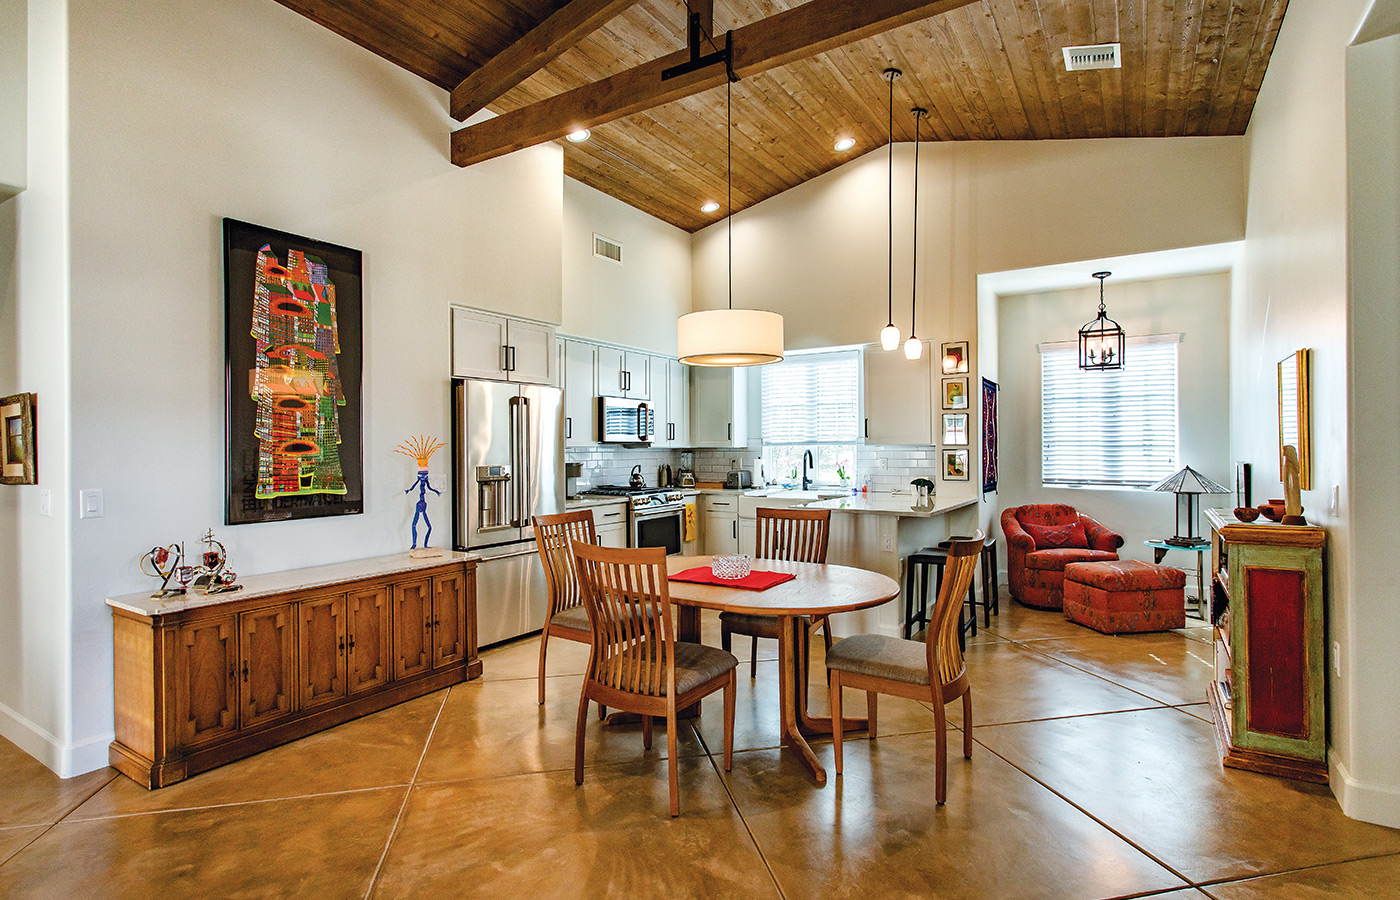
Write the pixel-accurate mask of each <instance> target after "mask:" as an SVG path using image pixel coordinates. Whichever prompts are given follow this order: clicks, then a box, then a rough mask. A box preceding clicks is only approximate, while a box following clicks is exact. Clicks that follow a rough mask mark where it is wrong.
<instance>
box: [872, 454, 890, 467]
mask: <svg viewBox="0 0 1400 900" xmlns="http://www.w3.org/2000/svg"><path fill="white" fill-rule="evenodd" d="M889 467H890V461H889V460H887V459H885V458H884V457H883V456H877V457H876V458H875V468H877V469H880V470H881V471H884V470H885V469H888V468H889Z"/></svg>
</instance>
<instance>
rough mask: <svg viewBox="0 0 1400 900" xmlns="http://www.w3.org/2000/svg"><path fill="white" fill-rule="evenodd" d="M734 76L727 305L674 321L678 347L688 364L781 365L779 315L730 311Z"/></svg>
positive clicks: (727, 96) (727, 102)
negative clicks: (777, 363)
mask: <svg viewBox="0 0 1400 900" xmlns="http://www.w3.org/2000/svg"><path fill="white" fill-rule="evenodd" d="M737 80H738V79H737V77H736V76H735V75H734V74H733V70H732V69H731V70H730V76H729V79H728V80H727V81H726V82H725V87H724V118H725V128H726V132H727V137H728V150H727V153H728V159H727V163H726V166H727V168H728V170H729V209H728V212H727V213H726V219H727V220H728V228H729V304H728V307H727V308H725V309H707V310H703V311H701V312H693V313H689V314H688V315H684V316H681V317H680V318H679V319H678V320H676V348H677V355H678V356H679V357H680V361H681V362H683V363H685V364H686V365H688V366H727V367H730V368H733V367H737V366H764V365H768V364H769V363H775V362H782V359H783V317H782V316H781V315H780V314H778V313H775V312H769V311H768V310H763V309H735V308H734V117H733V103H732V98H731V86H732V85H733V83H734V82H735V81H737Z"/></svg>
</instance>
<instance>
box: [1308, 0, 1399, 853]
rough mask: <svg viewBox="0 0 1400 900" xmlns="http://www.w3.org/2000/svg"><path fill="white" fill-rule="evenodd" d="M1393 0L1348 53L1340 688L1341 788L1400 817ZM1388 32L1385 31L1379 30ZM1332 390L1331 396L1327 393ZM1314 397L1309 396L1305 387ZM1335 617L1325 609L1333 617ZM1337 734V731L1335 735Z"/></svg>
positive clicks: (1395, 820)
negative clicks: (1346, 712)
mask: <svg viewBox="0 0 1400 900" xmlns="http://www.w3.org/2000/svg"><path fill="white" fill-rule="evenodd" d="M1397 32H1400V0H1379V2H1377V3H1375V4H1374V6H1373V7H1372V9H1371V14H1370V18H1368V20H1367V28H1366V29H1364V32H1363V33H1364V34H1365V35H1366V36H1367V37H1368V38H1370V40H1369V41H1368V42H1366V43H1362V44H1360V45H1358V46H1355V47H1353V48H1351V49H1350V50H1349V51H1348V53H1347V71H1346V79H1347V146H1348V151H1347V171H1348V180H1349V182H1350V184H1349V190H1348V194H1349V197H1348V201H1349V206H1350V210H1349V222H1348V230H1349V236H1350V267H1349V274H1350V279H1351V285H1350V299H1351V303H1350V315H1349V319H1348V323H1347V330H1348V343H1349V348H1348V350H1349V357H1350V358H1349V362H1348V367H1347V368H1348V371H1347V385H1348V389H1347V396H1348V401H1349V402H1348V409H1347V431H1348V444H1349V448H1350V459H1349V461H1348V471H1347V477H1348V479H1349V483H1348V484H1347V487H1346V496H1347V503H1348V506H1349V510H1348V518H1349V519H1350V521H1351V527H1350V529H1349V532H1348V539H1349V541H1350V547H1349V551H1350V554H1349V557H1350V565H1349V567H1348V570H1347V572H1346V573H1344V577H1345V578H1346V579H1347V580H1348V582H1349V584H1348V585H1347V604H1346V610H1345V614H1346V618H1347V621H1346V622H1345V624H1339V625H1338V626H1337V627H1336V628H1335V629H1334V633H1336V634H1346V635H1349V636H1350V639H1349V640H1348V641H1347V648H1346V652H1345V656H1344V658H1343V668H1342V679H1341V681H1342V685H1343V687H1344V694H1345V696H1346V698H1347V700H1348V701H1349V705H1350V707H1351V710H1352V715H1351V716H1350V718H1349V720H1348V721H1349V725H1350V727H1349V730H1348V735H1347V737H1348V739H1349V741H1350V742H1351V744H1350V746H1351V753H1350V755H1349V757H1348V758H1345V759H1344V758H1342V756H1341V752H1340V748H1339V752H1338V754H1337V755H1338V763H1339V766H1338V768H1339V769H1344V770H1345V771H1344V773H1343V774H1344V778H1343V779H1341V781H1340V784H1339V787H1340V788H1341V791H1340V792H1339V793H1340V795H1341V797H1342V800H1343V805H1344V808H1346V809H1347V811H1348V812H1349V813H1350V814H1352V815H1355V816H1358V817H1359V818H1364V819H1369V820H1371V821H1376V822H1384V823H1386V824H1388V825H1394V826H1400V761H1397V758H1396V754H1395V736H1396V735H1397V734H1400V689H1397V687H1396V685H1397V684H1400V663H1397V660H1396V654H1395V648H1396V647H1397V646H1400V617H1397V615H1396V613H1397V608H1396V606H1397V605H1396V602H1395V598H1396V597H1397V596H1400V575H1397V571H1396V569H1395V567H1394V566H1393V565H1391V564H1390V563H1389V561H1390V559H1391V557H1392V556H1393V555H1394V552H1395V542H1394V536H1395V535H1396V534H1397V533H1400V513H1397V511H1396V510H1397V503H1400V473H1398V472H1397V470H1396V466H1395V449H1394V448H1395V447H1396V446H1397V444H1400V407H1397V406H1396V403H1395V397H1396V395H1397V394H1400V354H1397V353H1396V351H1395V335H1396V333H1397V332H1400V288H1398V287H1397V286H1400V252H1397V247H1396V236H1397V235H1400V203H1397V198H1400V36H1397ZM1385 35H1388V36H1385ZM1329 399H1330V398H1329ZM1314 402H1316V395H1314ZM1335 618H1336V616H1335V615H1334V620H1335ZM1334 733H1335V732H1334Z"/></svg>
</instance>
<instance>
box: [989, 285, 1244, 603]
mask: <svg viewBox="0 0 1400 900" xmlns="http://www.w3.org/2000/svg"><path fill="white" fill-rule="evenodd" d="M1088 275H1089V272H1088V270H1087V269H1086V271H1085V276H1084V280H1085V281H1089V280H1090V279H1089V277H1088ZM1230 288H1231V277H1230V275H1229V273H1226V272H1220V273H1214V274H1205V275H1194V276H1188V277H1180V278H1166V279H1154V280H1150V281H1129V282H1123V281H1119V280H1117V279H1113V278H1110V279H1109V280H1108V283H1107V286H1106V289H1105V301H1106V303H1107V305H1108V310H1109V315H1110V316H1112V317H1113V318H1114V319H1116V320H1117V321H1118V322H1119V323H1120V324H1121V325H1122V326H1123V328H1124V329H1125V330H1126V331H1127V333H1128V334H1129V335H1130V336H1132V335H1145V334H1166V333H1172V332H1180V333H1182V334H1183V335H1184V336H1183V339H1182V342H1181V343H1180V344H1179V345H1178V347H1177V372H1178V380H1177V384H1178V390H1179V394H1178V409H1179V417H1178V428H1179V447H1180V461H1179V464H1178V468H1180V467H1181V466H1183V465H1190V466H1191V467H1192V468H1194V469H1196V470H1197V471H1199V472H1201V473H1202V474H1203V475H1206V476H1207V477H1210V478H1213V479H1215V480H1216V481H1219V482H1220V483H1221V484H1224V485H1227V486H1232V485H1233V484H1234V466H1233V465H1232V464H1231V462H1230V446H1229V422H1230V403H1229V374H1230V366H1229V359H1230V346H1229V317H1230ZM1098 301H1099V293H1098V287H1097V284H1095V286H1093V287H1085V288H1079V289H1074V290H1061V291H1052V292H1045V293H1035V294H1013V295H1009V296H1004V297H1002V298H1001V299H1000V303H999V304H998V305H999V307H1000V309H999V315H998V317H997V320H998V328H999V330H1000V340H999V342H998V346H997V355H998V359H999V360H1000V372H1001V388H1002V391H1001V401H1000V404H1001V406H1000V416H999V425H1000V429H999V439H1000V440H999V446H1000V452H999V454H998V457H999V463H1000V465H999V469H1000V473H1001V484H1000V486H999V489H998V494H999V497H1000V498H1002V499H1001V506H1000V508H999V509H998V510H997V511H996V512H997V514H998V515H1000V509H1001V508H1005V507H1007V506H1020V505H1022V504H1027V503H1066V504H1069V505H1070V506H1073V507H1075V508H1076V509H1078V510H1079V511H1080V512H1083V513H1085V514H1086V515H1090V516H1093V517H1094V518H1095V519H1098V520H1099V521H1100V522H1102V523H1103V524H1104V525H1105V526H1107V527H1108V528H1111V529H1113V530H1114V531H1117V532H1118V533H1119V534H1121V535H1123V539H1124V544H1123V549H1122V550H1121V551H1120V552H1119V555H1120V556H1121V557H1123V558H1124V559H1141V560H1145V561H1148V562H1151V561H1152V551H1151V550H1150V549H1149V548H1147V547H1144V546H1143V543H1142V542H1143V541H1144V540H1147V539H1149V538H1157V539H1160V538H1163V537H1170V536H1171V535H1172V534H1173V523H1174V521H1175V509H1174V504H1175V501H1176V497H1175V495H1173V494H1160V493H1155V492H1151V491H1133V490H1098V489H1092V488H1046V487H1043V486H1042V484H1041V477H1040V476H1041V472H1040V464H1041V430H1040V400H1041V392H1040V354H1039V352H1038V351H1037V350H1036V345H1037V344H1039V343H1041V342H1044V341H1056V340H1072V339H1073V338H1074V335H1075V333H1076V331H1077V330H1078V329H1079V326H1080V325H1083V324H1084V322H1086V321H1088V320H1089V319H1091V318H1093V315H1094V312H1095V310H1096V309H1097V307H1098ZM1131 349H1132V348H1131V347H1130V348H1129V352H1131ZM1202 500H1203V501H1204V504H1203V505H1207V506H1222V505H1224V506H1233V505H1234V503H1233V502H1232V501H1231V500H1230V498H1229V497H1210V496H1207V497H1203V498H1202ZM1198 527H1202V528H1204V527H1208V526H1207V525H1206V523H1205V520H1204V519H1201V520H1200V521H1199V522H1198ZM1197 533H1200V532H1199V531H1198V532H1197ZM1167 562H1168V563H1170V564H1172V565H1176V566H1180V567H1181V568H1192V567H1194V565H1195V562H1196V560H1195V558H1194V556H1193V555H1191V554H1188V553H1180V552H1178V553H1175V554H1173V555H1172V556H1171V557H1170V558H1169V559H1168V560H1167ZM1192 590H1193V591H1194V587H1193V588H1192Z"/></svg>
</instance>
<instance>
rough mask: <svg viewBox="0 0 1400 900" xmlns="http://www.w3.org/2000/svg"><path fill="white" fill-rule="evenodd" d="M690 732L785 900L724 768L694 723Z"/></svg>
mask: <svg viewBox="0 0 1400 900" xmlns="http://www.w3.org/2000/svg"><path fill="white" fill-rule="evenodd" d="M690 730H691V731H693V732H695V737H696V738H697V739H698V740H699V741H700V746H701V747H703V748H705V758H706V759H708V760H709V761H710V768H712V769H714V770H715V775H716V776H718V778H719V783H720V786H721V787H723V788H724V794H725V796H726V797H728V798H729V804H730V805H731V806H733V807H734V814H735V815H736V816H738V817H739V821H740V822H741V823H743V826H744V833H745V834H747V835H748V836H749V840H750V841H752V842H753V849H754V852H755V853H757V854H758V858H759V859H761V860H763V868H764V870H766V871H767V872H768V878H769V880H770V881H772V882H773V890H775V891H777V892H778V900H787V894H784V893H783V886H782V885H781V884H779V883H778V876H777V875H775V874H774V873H773V867H772V866H771V865H769V863H768V855H767V854H766V853H764V852H763V845H762V844H760V843H759V842H758V836H757V835H756V834H754V833H753V829H752V828H750V827H749V820H748V819H747V818H745V817H744V811H743V810H742V809H740V807H739V799H738V798H737V797H735V796H734V792H733V791H732V790H730V789H729V780H728V779H726V778H725V777H724V775H725V772H724V767H723V766H721V765H720V764H719V763H717V762H715V755H714V753H713V752H711V750H710V745H709V744H707V743H706V742H705V736H704V735H703V734H701V733H700V729H699V728H696V727H695V725H694V723H691V726H690ZM737 752H738V751H735V753H736V754H737ZM720 753H721V758H723V753H724V748H723V747H721V748H720ZM681 812H682V814H684V812H685V811H684V810H682V811H681Z"/></svg>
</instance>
